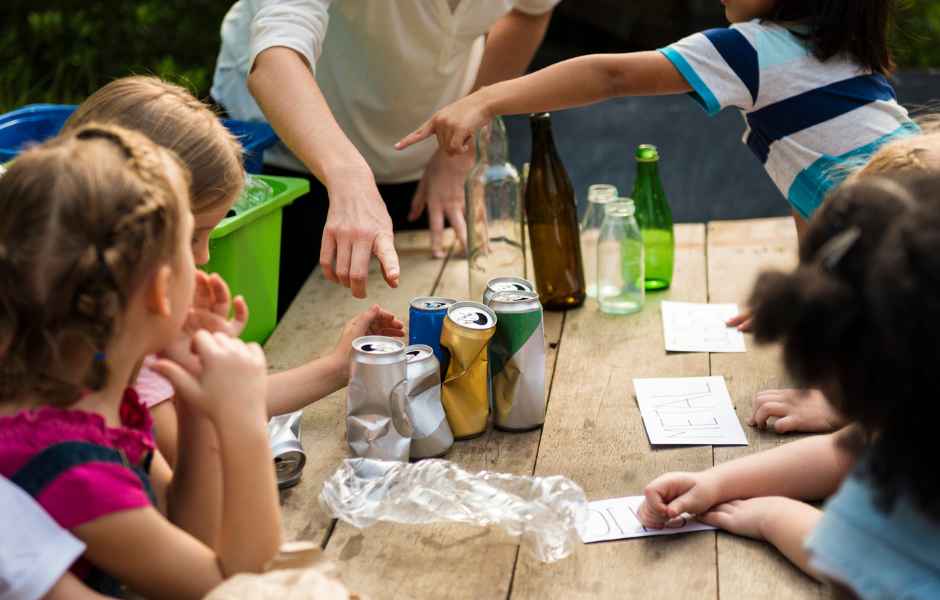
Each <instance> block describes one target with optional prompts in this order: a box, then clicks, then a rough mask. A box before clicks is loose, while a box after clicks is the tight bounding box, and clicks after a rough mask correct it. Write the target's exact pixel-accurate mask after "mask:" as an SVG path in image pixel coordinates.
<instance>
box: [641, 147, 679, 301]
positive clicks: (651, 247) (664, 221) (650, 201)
mask: <svg viewBox="0 0 940 600" xmlns="http://www.w3.org/2000/svg"><path fill="white" fill-rule="evenodd" d="M658 162H659V152H657V150H656V146H653V145H652V144H643V145H641V146H640V147H639V148H637V151H636V163H637V164H636V183H635V184H634V185H633V202H634V203H636V222H637V223H638V224H639V226H640V232H641V233H642V234H643V244H644V246H645V248H646V289H648V290H662V289H665V288H667V287H669V284H670V283H672V268H673V263H674V260H675V251H676V241H675V236H674V235H673V229H672V213H671V212H670V211H669V203H668V202H666V193H665V192H664V191H663V184H662V182H661V181H660V180H659V169H658V168H657V166H656V165H657V163H658Z"/></svg>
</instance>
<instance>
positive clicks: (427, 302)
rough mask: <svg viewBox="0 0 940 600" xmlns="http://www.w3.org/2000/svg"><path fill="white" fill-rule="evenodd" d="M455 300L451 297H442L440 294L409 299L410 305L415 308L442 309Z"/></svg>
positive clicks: (454, 302)
mask: <svg viewBox="0 0 940 600" xmlns="http://www.w3.org/2000/svg"><path fill="white" fill-rule="evenodd" d="M456 303H457V301H456V300H454V299H453V298H443V297H441V296H425V297H422V298H415V299H414V300H412V301H411V307H412V308H414V309H416V310H432V311H437V310H442V309H447V308H450V307H451V305H453V304H456Z"/></svg>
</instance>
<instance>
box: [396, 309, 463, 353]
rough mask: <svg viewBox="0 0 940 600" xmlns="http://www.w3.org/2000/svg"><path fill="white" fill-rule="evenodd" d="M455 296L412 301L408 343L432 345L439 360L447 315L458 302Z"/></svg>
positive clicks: (409, 314) (409, 312) (409, 315)
mask: <svg viewBox="0 0 940 600" xmlns="http://www.w3.org/2000/svg"><path fill="white" fill-rule="evenodd" d="M456 303H457V301H456V300H454V299H453V298H439V297H437V296H428V297H426V298H415V299H414V300H412V301H411V309H410V310H409V311H408V343H409V344H411V345H415V344H424V345H426V346H430V347H431V350H432V351H433V352H434V356H435V357H436V358H437V360H438V362H440V361H441V360H443V357H442V355H441V329H442V328H443V327H444V319H445V318H446V317H447V309H448V308H450V307H451V306H453V305H454V304H456Z"/></svg>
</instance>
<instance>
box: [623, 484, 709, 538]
mask: <svg viewBox="0 0 940 600" xmlns="http://www.w3.org/2000/svg"><path fill="white" fill-rule="evenodd" d="M643 493H644V495H645V496H646V498H645V499H644V500H643V503H642V504H640V507H639V508H638V509H637V511H636V515H637V518H639V520H640V523H642V524H643V526H644V527H660V526H662V525H663V524H664V523H668V522H669V521H671V520H672V519H675V518H676V517H678V516H679V515H681V514H682V513H691V514H693V515H697V514H699V513H701V512H705V511H707V510H708V509H709V508H711V507H712V506H713V505H714V504H715V502H716V501H717V498H718V486H717V483H716V482H715V481H714V480H713V478H712V477H711V476H710V475H708V474H707V473H706V472H703V473H666V474H665V475H662V476H660V477H657V478H656V479H654V480H653V481H651V482H650V484H649V485H647V486H646V489H644V490H643Z"/></svg>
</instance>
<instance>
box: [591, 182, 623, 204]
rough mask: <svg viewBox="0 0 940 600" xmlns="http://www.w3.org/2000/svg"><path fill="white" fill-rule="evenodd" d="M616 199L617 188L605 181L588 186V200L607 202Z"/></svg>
mask: <svg viewBox="0 0 940 600" xmlns="http://www.w3.org/2000/svg"><path fill="white" fill-rule="evenodd" d="M616 199H617V188H616V187H615V186H612V185H608V184H606V183H598V184H595V185H592V186H591V187H589V188H588V202H593V203H594V204H607V203H608V202H610V201H611V200H616Z"/></svg>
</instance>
